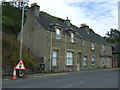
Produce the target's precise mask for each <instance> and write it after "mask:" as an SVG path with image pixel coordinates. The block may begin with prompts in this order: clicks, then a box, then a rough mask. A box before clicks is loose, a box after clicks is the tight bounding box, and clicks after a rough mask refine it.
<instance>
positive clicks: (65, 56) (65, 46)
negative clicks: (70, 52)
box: [64, 35, 66, 71]
mask: <svg viewBox="0 0 120 90" xmlns="http://www.w3.org/2000/svg"><path fill="white" fill-rule="evenodd" d="M65 66H66V35H65V61H64V71H65Z"/></svg>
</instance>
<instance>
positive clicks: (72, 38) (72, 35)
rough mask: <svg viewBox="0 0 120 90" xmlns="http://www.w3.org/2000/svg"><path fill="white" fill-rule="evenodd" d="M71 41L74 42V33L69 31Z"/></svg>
mask: <svg viewBox="0 0 120 90" xmlns="http://www.w3.org/2000/svg"><path fill="white" fill-rule="evenodd" d="M71 43H74V33H73V32H72V33H71Z"/></svg>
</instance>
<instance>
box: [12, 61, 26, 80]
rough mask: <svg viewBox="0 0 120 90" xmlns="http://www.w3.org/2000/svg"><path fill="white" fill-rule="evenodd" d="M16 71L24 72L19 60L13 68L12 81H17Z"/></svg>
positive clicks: (23, 66)
mask: <svg viewBox="0 0 120 90" xmlns="http://www.w3.org/2000/svg"><path fill="white" fill-rule="evenodd" d="M16 70H26V68H25V65H24V63H23V61H22V60H20V61H19V63H18V64H17V65H16V67H15V68H14V72H13V76H12V79H17V78H16Z"/></svg>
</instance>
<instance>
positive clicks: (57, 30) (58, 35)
mask: <svg viewBox="0 0 120 90" xmlns="http://www.w3.org/2000/svg"><path fill="white" fill-rule="evenodd" d="M56 39H61V34H60V29H56Z"/></svg>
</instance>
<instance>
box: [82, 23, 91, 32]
mask: <svg viewBox="0 0 120 90" xmlns="http://www.w3.org/2000/svg"><path fill="white" fill-rule="evenodd" d="M80 28H82V29H83V30H85V31H86V32H87V34H89V26H88V25H87V24H86V23H85V24H84V23H83V24H81V27H80Z"/></svg>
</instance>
